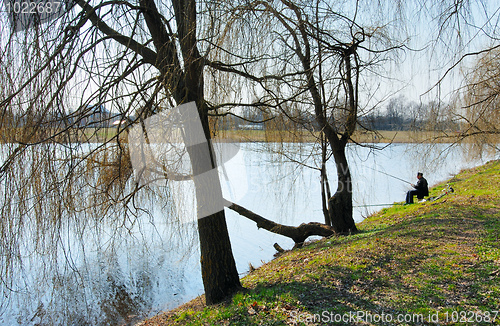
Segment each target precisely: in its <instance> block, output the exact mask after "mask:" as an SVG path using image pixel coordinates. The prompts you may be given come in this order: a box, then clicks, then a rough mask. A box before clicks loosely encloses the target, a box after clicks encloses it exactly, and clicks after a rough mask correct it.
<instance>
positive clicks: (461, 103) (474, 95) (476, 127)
mask: <svg viewBox="0 0 500 326" xmlns="http://www.w3.org/2000/svg"><path fill="white" fill-rule="evenodd" d="M499 60H500V51H499V49H498V48H494V49H489V50H487V51H484V52H483V53H482V54H481V56H480V57H479V58H478V59H477V60H476V61H475V63H474V64H473V65H472V69H471V71H469V72H467V73H466V75H465V86H464V87H463V88H462V89H460V90H459V91H458V93H457V102H456V104H455V107H454V115H455V117H456V118H457V121H458V122H459V123H460V134H459V135H458V140H459V141H460V140H464V139H467V140H473V141H474V142H475V143H478V144H490V145H493V146H497V144H498V140H499V135H500V128H499V126H498V125H499V123H500V113H499V110H498V107H499V105H500V98H499V96H500V70H499V63H500V61H499Z"/></svg>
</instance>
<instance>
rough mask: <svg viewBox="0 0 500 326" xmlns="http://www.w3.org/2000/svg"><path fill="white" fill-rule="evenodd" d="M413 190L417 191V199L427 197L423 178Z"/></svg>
mask: <svg viewBox="0 0 500 326" xmlns="http://www.w3.org/2000/svg"><path fill="white" fill-rule="evenodd" d="M415 189H416V190H417V191H418V195H417V198H419V199H421V198H424V196H429V186H428V185H427V180H425V178H424V177H422V178H420V179H418V181H417V184H416V185H415Z"/></svg>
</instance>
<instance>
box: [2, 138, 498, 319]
mask: <svg viewBox="0 0 500 326" xmlns="http://www.w3.org/2000/svg"><path fill="white" fill-rule="evenodd" d="M313 146H314V145H312V144H266V143H243V144H241V148H240V151H239V152H238V154H237V155H236V156H235V157H234V158H233V159H231V160H230V161H229V162H227V163H226V164H225V165H224V171H223V173H222V177H221V181H222V185H223V188H224V196H225V197H226V198H227V199H231V200H233V201H235V202H237V203H238V204H240V205H242V206H244V207H246V208H247V209H250V210H252V211H254V212H255V213H258V214H260V215H262V216H264V217H266V218H268V219H271V220H274V221H276V222H279V223H282V224H288V225H299V224H300V223H307V222H311V221H317V222H322V221H323V215H322V210H321V194H320V178H319V171H317V170H315V169H311V168H308V167H306V166H313V167H315V166H318V165H319V162H318V158H317V157H313V156H311V155H310V153H311V151H312V149H313ZM449 147H450V146H449V145H447V144H437V145H427V144H418V145H415V144H392V145H390V146H388V147H386V148H384V149H382V150H374V149H373V148H370V147H358V146H351V147H350V148H349V149H348V157H349V162H350V167H351V172H352V175H353V198H354V205H355V208H354V217H355V220H356V221H357V222H359V221H362V220H363V218H365V217H366V216H368V215H369V214H371V213H373V212H374V211H377V210H379V209H380V208H382V207H384V206H383V205H381V206H372V205H379V204H390V203H392V202H395V201H403V200H404V198H405V193H406V191H408V190H409V189H410V186H409V185H408V184H406V183H404V182H402V181H399V180H397V179H395V178H392V177H390V176H388V175H387V174H390V175H393V176H395V177H398V178H401V179H404V180H408V181H410V182H416V178H415V175H416V173H417V172H418V171H421V172H423V173H424V175H425V177H426V179H427V180H428V181H429V183H430V184H431V185H433V184H436V183H439V182H442V181H444V180H446V179H448V178H450V177H451V176H453V175H454V174H456V173H458V172H459V171H460V170H461V169H463V168H467V167H472V166H477V165H480V164H483V163H485V162H486V161H488V160H490V159H492V158H495V156H496V157H498V153H490V154H488V155H486V154H485V155H483V156H482V157H476V158H475V159H468V157H470V155H469V154H468V153H467V150H464V148H461V147H452V148H449ZM281 152H286V153H289V154H288V157H283V156H282V155H280V153H281ZM293 161H300V162H301V163H302V165H298V164H296V163H294V162H293ZM384 173H385V174H384ZM328 174H329V178H330V180H329V181H330V184H331V186H332V192H334V191H335V185H336V176H335V170H334V166H333V162H330V163H329V165H328ZM190 190H192V185H190V184H189V183H186V182H184V183H177V184H171V185H169V186H168V187H166V186H158V187H157V188H153V189H150V193H153V194H154V196H151V195H149V196H142V197H141V196H137V201H133V202H131V203H129V204H128V205H129V207H128V209H130V211H131V212H132V211H133V212H134V214H125V215H123V216H120V217H117V218H105V219H104V218H95V219H87V220H84V221H82V220H78V222H75V221H73V220H71V219H69V220H68V221H65V222H63V223H62V224H61V225H59V226H58V231H57V234H56V235H55V236H53V237H51V238H50V239H52V241H55V243H57V245H54V246H50V244H46V248H49V249H53V250H40V249H39V248H32V247H30V245H29V244H28V243H29V242H27V244H26V245H24V244H20V245H19V246H18V248H20V249H19V252H18V254H17V256H16V257H17V258H16V259H15V260H16V263H15V264H13V265H12V266H13V267H12V269H14V270H6V268H3V269H2V272H3V273H2V275H1V276H0V277H1V278H0V281H1V285H0V294H1V302H0V324H2V325H16V324H18V325H110V324H116V325H119V324H123V323H125V322H126V321H127V320H133V319H134V318H136V319H139V318H143V317H146V316H150V315H152V314H155V313H157V312H159V311H162V310H167V309H171V308H174V307H176V306H178V305H180V304H182V303H183V302H186V301H188V300H190V299H192V298H194V297H196V296H197V295H200V294H202V293H203V285H202V280H201V272H200V266H199V253H198V240H197V230H196V223H195V221H194V218H193V216H194V212H193V209H192V207H193V206H194V205H193V202H194V198H192V196H187V195H185V194H186V193H189V192H190ZM456 190H457V192H460V189H456ZM179 194H184V195H179ZM169 196H170V199H172V200H169V198H168V197H169ZM138 208H141V209H142V208H144V209H145V211H142V210H140V209H138ZM103 216H105V215H103ZM226 216H227V222H228V227H229V233H230V237H231V243H232V248H233V253H234V257H235V259H236V264H237V268H238V272H239V273H240V274H241V276H244V275H245V274H246V273H247V271H248V268H249V263H251V264H252V265H253V266H254V267H257V266H260V265H261V264H262V263H263V262H266V261H269V260H271V259H272V258H273V254H274V253H275V250H274V248H273V244H274V243H275V242H277V243H279V244H280V245H281V247H283V248H285V249H289V248H291V247H292V246H293V241H292V240H290V239H288V238H285V237H283V236H279V235H276V234H272V233H269V232H267V231H265V230H258V229H257V227H256V225H255V223H253V222H252V221H250V220H247V219H246V218H244V217H242V216H239V215H238V214H236V213H234V212H233V211H230V210H227V209H226ZM37 218H40V217H39V216H38V217H37V216H36V212H34V213H33V215H32V216H31V217H30V218H27V219H25V220H24V222H23V223H24V225H23V227H24V229H23V230H28V233H27V234H26V236H25V238H30V237H35V236H37V234H38V231H37V230H35V225H38V224H36V223H34V222H33V221H34V220H35V219H37ZM30 224H33V227H31V228H30V227H29V226H30ZM2 245H5V244H2ZM2 252H3V253H5V252H7V251H6V250H5V248H4V250H2ZM1 259H2V263H5V260H6V259H8V257H7V256H6V255H5V254H4V255H3V256H2V258H1ZM3 265H4V266H5V264H3ZM135 316H136V317H135Z"/></svg>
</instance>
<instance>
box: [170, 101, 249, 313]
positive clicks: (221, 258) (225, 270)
mask: <svg viewBox="0 0 500 326" xmlns="http://www.w3.org/2000/svg"><path fill="white" fill-rule="evenodd" d="M200 106H201V109H197V108H196V106H195V105H194V103H188V104H186V105H185V106H183V107H180V113H181V115H182V116H183V119H184V121H183V122H184V126H185V128H184V133H183V138H184V142H185V144H186V148H187V151H188V154H189V157H190V159H191V164H192V167H193V182H194V187H195V191H196V204H197V213H198V235H199V238H200V251H201V258H200V261H201V272H202V277H203V286H204V289H205V299H206V303H207V304H214V303H219V302H221V301H223V300H224V299H225V298H227V297H228V296H230V295H231V294H233V293H234V292H236V291H238V290H240V289H242V286H241V283H240V279H239V276H238V271H237V269H236V264H235V261H234V257H233V253H232V249H231V242H230V239H229V233H228V230H227V224H226V218H225V215H224V201H223V198H222V189H221V185H220V180H219V175H218V173H217V165H216V162H215V155H214V152H213V148H212V146H211V143H210V139H209V138H210V133H209V132H208V131H209V129H208V119H207V115H206V110H205V107H203V104H200ZM200 120H201V124H200V123H199V121H200Z"/></svg>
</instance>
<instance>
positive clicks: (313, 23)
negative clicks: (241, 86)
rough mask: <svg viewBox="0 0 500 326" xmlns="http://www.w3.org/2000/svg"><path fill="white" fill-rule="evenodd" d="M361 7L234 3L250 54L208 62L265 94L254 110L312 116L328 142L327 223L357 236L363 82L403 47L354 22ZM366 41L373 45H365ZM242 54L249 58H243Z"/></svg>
mask: <svg viewBox="0 0 500 326" xmlns="http://www.w3.org/2000/svg"><path fill="white" fill-rule="evenodd" d="M357 6H358V4H353V6H352V7H349V8H348V9H347V8H343V9H344V10H342V8H333V7H332V5H331V4H330V3H329V2H324V1H315V2H308V1H288V0H282V1H274V2H266V1H250V2H244V3H242V4H235V5H234V7H232V8H231V9H230V10H228V11H229V12H230V13H231V15H232V16H231V18H230V19H229V21H230V22H232V23H233V24H236V22H238V24H239V25H244V24H248V25H252V24H253V28H248V29H247V33H246V34H245V35H243V36H242V38H243V40H244V41H245V44H246V45H247V46H248V49H249V50H247V52H245V51H243V52H236V51H230V49H231V48H227V49H226V50H225V51H226V57H227V58H226V60H225V61H224V63H223V62H220V61H209V62H208V63H207V65H209V66H210V67H212V68H214V69H217V70H219V71H226V72H230V73H232V74H234V75H236V76H240V77H241V78H242V79H243V80H244V81H243V82H246V83H247V84H249V85H251V83H253V85H251V86H249V88H250V89H257V91H255V94H258V96H259V97H258V98H259V101H258V102H256V103H255V102H254V103H253V104H254V105H260V106H267V107H270V108H273V109H275V110H278V111H281V112H282V113H284V114H285V115H286V116H287V117H288V118H289V119H291V120H295V121H296V122H297V123H301V122H300V121H298V120H299V119H297V118H296V117H294V116H292V115H290V114H289V113H287V107H288V106H289V105H290V103H294V105H295V106H297V107H300V110H302V111H303V112H309V114H311V115H313V116H314V119H315V121H314V125H315V126H317V128H318V129H319V130H320V137H318V141H320V142H321V143H324V144H326V145H324V146H323V150H322V166H321V168H320V170H321V177H322V189H323V196H324V198H325V200H324V206H325V207H326V203H325V202H326V199H327V202H328V213H327V214H325V223H326V224H327V225H331V226H333V228H334V229H335V231H336V232H339V233H350V232H356V231H357V229H356V225H355V223H354V219H353V208H352V176H351V172H350V169H349V164H348V161H347V157H346V147H347V144H348V143H349V142H350V141H351V140H352V139H353V137H352V136H353V134H354V132H355V131H356V129H357V128H359V127H360V126H359V117H360V116H361V114H362V110H361V109H360V94H359V93H360V88H361V87H363V82H362V80H361V77H360V76H361V74H362V73H363V71H364V70H365V71H367V70H368V68H369V67H370V66H371V65H374V63H375V62H377V61H378V60H380V56H381V54H384V53H387V52H390V51H391V50H395V49H396V48H397V47H396V46H393V45H392V44H391V43H390V42H388V40H387V39H386V38H385V36H384V34H383V28H374V27H369V28H367V27H363V26H362V24H359V23H357V22H356V19H357V10H358V7H357ZM228 30H230V29H229V28H228ZM233 35H234V34H229V33H228V37H227V38H229V39H230V41H231V40H233V39H237V40H238V42H240V43H241V38H234V37H231V36H233ZM256 40H258V41H256ZM368 40H370V45H369V46H368V45H367V46H365V44H366V43H368ZM233 44H234V43H231V45H233ZM250 49H251V51H250ZM250 52H251V53H250ZM360 53H362V54H360ZM368 53H370V54H371V55H367V54H368ZM241 56H243V57H244V58H245V59H246V60H240V58H241ZM237 60H238V62H236V61H237ZM309 126H311V123H309ZM327 149H328V153H327ZM328 157H333V158H334V161H335V166H336V172H337V189H336V192H335V194H334V195H333V196H331V195H330V194H329V193H330V191H329V186H328V182H327V173H326V165H325V163H326V160H327V158H328ZM327 197H328V198H327Z"/></svg>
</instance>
